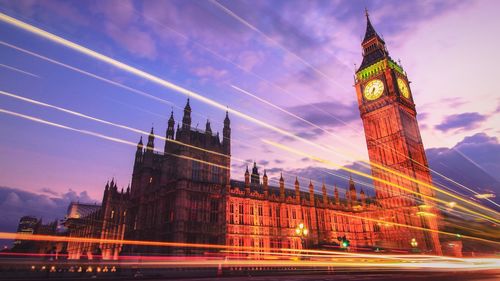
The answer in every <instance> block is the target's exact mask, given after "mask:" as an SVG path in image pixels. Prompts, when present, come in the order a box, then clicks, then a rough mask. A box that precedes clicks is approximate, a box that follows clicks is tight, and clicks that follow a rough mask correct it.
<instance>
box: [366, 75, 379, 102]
mask: <svg viewBox="0 0 500 281" xmlns="http://www.w3.org/2000/svg"><path fill="white" fill-rule="evenodd" d="M383 92H384V82H382V80H379V79H375V80H372V81H370V82H368V84H366V86H365V89H364V91H363V95H364V96H365V99H367V100H376V99H378V98H379V97H380V96H381V95H382V93H383Z"/></svg>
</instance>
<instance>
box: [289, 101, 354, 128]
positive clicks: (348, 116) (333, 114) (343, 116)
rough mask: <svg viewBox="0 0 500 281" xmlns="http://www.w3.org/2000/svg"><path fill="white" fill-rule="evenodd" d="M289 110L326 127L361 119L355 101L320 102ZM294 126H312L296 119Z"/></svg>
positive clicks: (342, 124)
mask: <svg viewBox="0 0 500 281" xmlns="http://www.w3.org/2000/svg"><path fill="white" fill-rule="evenodd" d="M289 110H290V111H291V112H293V113H295V114H297V115H299V116H300V117H302V118H304V119H305V120H307V121H309V122H311V123H314V124H316V125H318V126H321V127H323V126H324V127H326V128H334V127H339V126H344V125H345V124H346V123H349V122H351V121H354V120H358V119H359V110H358V104H357V103H355V102H353V103H351V104H348V105H346V104H342V103H340V102H318V103H310V104H304V105H299V106H294V107H291V108H289ZM294 126H298V127H303V128H305V127H308V128H310V127H311V125H309V124H307V123H305V122H302V121H295V122H294Z"/></svg>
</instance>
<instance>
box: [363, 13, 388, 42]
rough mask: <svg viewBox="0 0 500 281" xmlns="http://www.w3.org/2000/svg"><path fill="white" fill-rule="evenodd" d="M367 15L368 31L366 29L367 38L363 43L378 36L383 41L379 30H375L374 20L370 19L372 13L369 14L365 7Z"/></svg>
mask: <svg viewBox="0 0 500 281" xmlns="http://www.w3.org/2000/svg"><path fill="white" fill-rule="evenodd" d="M365 15H366V31H365V38H364V39H363V44H364V43H366V42H367V41H368V40H370V39H372V38H373V37H378V39H379V40H380V41H382V42H384V40H382V38H381V37H380V36H379V35H378V34H377V31H375V28H374V27H373V25H372V22H371V21H370V15H369V14H368V10H367V9H365Z"/></svg>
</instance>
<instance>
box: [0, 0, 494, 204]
mask: <svg viewBox="0 0 500 281" xmlns="http://www.w3.org/2000/svg"><path fill="white" fill-rule="evenodd" d="M365 6H366V7H367V9H368V11H369V14H370V19H371V21H372V23H373V24H374V26H375V29H376V30H377V32H379V34H381V35H382V36H383V38H384V40H385V41H386V44H387V48H388V50H389V53H390V55H391V57H392V58H394V59H395V60H398V58H400V59H401V64H402V66H403V68H404V70H405V71H406V72H407V74H408V77H409V78H410V80H411V82H412V83H411V85H410V87H411V89H412V93H413V96H414V99H415V103H416V106H417V110H418V112H419V115H418V118H419V125H420V131H421V134H422V139H423V142H424V145H425V147H426V148H427V149H433V150H432V151H433V153H436V154H439V153H445V152H446V151H449V149H450V148H453V147H455V148H456V149H459V148H460V151H459V152H460V153H461V154H463V159H466V161H467V162H468V163H469V164H471V165H474V166H475V167H477V168H478V169H480V170H481V171H483V172H485V173H486V174H489V176H491V178H493V179H494V180H496V181H500V176H499V175H498V173H497V174H495V173H494V172H492V171H498V169H499V168H500V156H499V155H497V154H496V153H495V151H500V148H499V147H500V144H499V142H498V138H499V137H500V126H499V125H500V94H499V92H498V90H497V89H496V86H495V83H494V82H495V81H497V80H498V78H497V77H496V75H497V73H498V65H500V57H499V56H498V55H497V49H498V46H499V45H500V33H499V32H498V30H497V27H498V26H500V18H499V17H498V15H497V11H498V10H500V2H498V1H396V0H395V1H143V2H142V1H141V2H136V1H85V2H82V1H24V0H21V1H8V0H7V1H4V0H1V1H0V12H1V13H4V14H5V15H7V16H9V17H13V18H15V19H17V20H20V21H23V22H25V23H27V24H30V25H33V26H35V27H38V28H40V29H42V30H45V31H47V32H50V33H53V34H55V35H57V36H60V37H62V38H64V39H66V40H69V41H71V42H74V43H76V44H78V45H81V46H83V47H86V48H89V49H91V50H94V51H95V52H98V53H101V54H103V55H105V56H108V57H111V58H113V59H115V60H117V61H120V62H122V63H124V64H127V65H129V66H131V67H134V68H137V69H139V70H142V71H144V72H145V73H148V74H151V75H153V76H157V77H159V78H161V79H163V80H165V81H168V82H170V83H173V84H175V85H178V86H180V87H183V88H185V89H188V90H190V91H192V92H194V93H197V94H200V95H201V96H204V97H206V98H208V99H210V100H212V101H215V102H217V103H219V104H221V105H223V106H222V108H217V107H214V106H211V105H209V104H207V103H204V102H201V101H200V100H198V99H196V98H194V97H193V96H191V99H190V100H191V107H192V112H193V122H192V124H193V126H194V127H198V128H199V129H202V130H203V129H204V128H205V123H206V120H207V118H208V119H209V120H210V123H211V127H212V130H213V131H214V132H217V131H218V132H220V134H221V135H222V126H223V123H222V122H223V119H224V117H225V109H224V108H225V107H226V106H227V107H228V108H230V109H231V110H234V111H237V112H241V113H243V114H245V115H248V116H251V117H252V118H256V119H258V120H261V121H263V122H265V123H267V124H268V125H269V127H267V128H266V127H265V126H259V125H258V124H256V123H255V122H251V120H249V119H248V118H241V117H238V116H237V114H232V113H230V114H229V117H230V118H231V129H232V136H233V139H232V156H233V158H234V160H233V161H232V167H231V168H232V170H231V178H233V179H242V177H243V173H244V170H245V166H246V164H245V163H242V161H238V160H243V161H244V160H246V161H251V162H253V161H256V162H257V163H258V165H259V167H260V168H261V169H264V168H265V169H267V170H268V175H269V176H270V177H271V178H276V177H279V173H280V171H281V170H283V172H284V174H285V178H286V180H287V187H288V188H289V187H290V186H291V185H292V184H293V182H292V181H291V179H292V178H294V177H295V175H297V176H300V177H302V179H303V183H302V182H301V187H303V188H306V187H307V184H308V178H310V177H313V178H312V180H314V181H315V182H316V183H318V184H319V183H320V182H322V181H323V179H324V178H328V179H329V180H327V182H328V184H329V185H331V184H332V183H334V182H337V181H338V180H339V179H338V178H337V177H335V176H333V175H332V174H329V173H322V174H321V173H317V172H316V173H312V172H310V171H311V169H313V168H321V167H328V166H325V165H324V164H322V163H318V162H313V161H312V160H311V159H306V158H303V157H300V156H297V155H295V154H292V153H287V152H285V151H283V150H280V149H278V148H276V147H274V146H271V145H269V143H266V142H265V141H263V140H270V141H272V142H276V143H280V144H282V145H286V146H289V147H291V148H294V149H297V150H301V151H304V152H305V153H307V154H311V155H317V156H321V158H324V159H329V160H330V161H332V162H335V163H339V164H341V165H348V166H349V165H351V164H353V163H354V164H353V165H354V166H356V165H359V162H360V161H368V155H367V150H366V143H365V137H364V133H363V128H362V123H361V119H360V118H359V111H358V106H357V102H356V93H355V89H354V88H353V87H352V85H353V84H354V82H353V79H354V78H353V75H354V72H355V65H357V66H359V64H360V63H361V58H362V56H361V51H362V50H361V46H360V43H361V40H362V36H363V34H364V32H365V27H366V19H365V16H364V8H365ZM0 34H1V35H0V85H1V87H0V91H2V93H10V94H11V95H10V96H9V95H6V94H0V109H2V111H0V127H1V132H2V133H1V138H0V153H1V155H2V157H0V167H1V168H0V186H3V187H8V188H16V189H20V190H24V191H29V192H32V193H37V194H40V195H45V196H47V197H57V198H59V197H61V198H66V197H65V196H69V197H68V198H71V199H72V200H87V201H92V200H95V201H98V200H100V198H101V197H102V192H103V187H104V185H105V183H106V181H108V180H111V178H113V177H114V178H115V180H117V182H118V185H119V187H124V188H126V187H127V185H128V184H129V182H130V179H131V173H132V165H133V159H134V152H135V149H134V147H132V146H130V145H123V144H121V143H118V142H115V141H109V140H106V139H103V138H96V137H94V136H91V135H88V134H87V135H85V134H81V133H78V132H77V131H70V130H63V129H60V128H57V127H54V126H47V125H44V124H41V123H40V122H32V121H29V120H27V119H26V118H18V117H15V116H13V115H12V114H5V111H9V112H16V113H19V114H23V115H28V116H32V117H35V118H40V119H43V120H47V121H50V122H54V123H58V124H61V125H64V126H68V127H72V128H77V129H78V130H85V131H90V132H94V133H95V134H101V135H105V136H109V137H112V138H116V139H120V140H124V141H126V142H128V143H133V144H136V143H137V142H138V141H139V137H140V136H141V134H140V133H138V131H134V130H128V129H124V128H120V127H119V126H118V127H117V126H113V125H111V126H110V125H109V124H105V123H104V122H96V120H92V119H91V118H81V117H79V116H78V115H75V114H68V113H67V112H64V111H63V110H56V109H55V108H54V107H50V106H49V107H47V106H40V105H39V104H38V105H37V104H35V103H33V102H27V101H26V100H22V99H19V98H14V97H13V96H12V95H15V96H20V97H24V98H27V99H30V100H35V101H38V102H42V103H45V104H49V105H52V106H55V107H59V108H63V109H65V110H70V111H73V112H78V113H80V114H85V115H87V116H90V117H92V118H97V119H100V120H106V121H107V122H111V123H116V124H122V125H124V126H127V127H130V128H135V129H137V130H140V131H144V132H149V131H150V129H151V126H154V131H155V133H156V134H158V135H159V136H161V137H164V136H165V130H166V127H167V119H168V118H169V116H170V112H171V110H173V112H174V117H175V121H176V123H177V122H179V121H180V120H181V118H182V108H183V107H184V105H185V103H186V99H187V97H188V96H186V95H184V94H181V93H180V92H179V91H174V90H172V89H169V88H166V87H162V86H161V85H159V84H158V83H154V82H152V81H151V80H147V79H143V78H141V77H139V76H137V75H133V74H132V73H130V72H127V71H124V70H123V69H120V68H116V67H113V66H112V65H110V64H106V63H104V62H103V61H99V60H96V59H94V58H91V57H89V56H86V55H84V54H82V53H80V52H76V51H75V50H72V49H70V48H67V47H65V46H63V45H61V44H57V43H55V42H53V41H49V40H46V39H44V38H42V37H39V36H36V35H34V34H33V33H30V32H26V31H25V30H21V29H19V28H17V27H14V26H13V25H10V24H7V23H5V22H3V21H2V22H0ZM294 116H295V117H297V118H294ZM270 126H273V127H276V128H279V129H280V130H283V131H284V132H287V133H291V134H294V135H296V136H298V137H300V138H303V139H306V140H308V141H310V142H314V143H316V144H318V145H325V146H328V147H331V148H332V149H333V151H330V152H325V151H324V150H321V149H319V148H318V147H315V146H312V145H307V144H305V143H304V142H301V141H299V140H297V139H293V138H290V137H289V136H286V135H283V134H280V133H279V132H278V131H276V130H272V129H270ZM142 136H143V138H145V137H147V136H146V135H142ZM163 144H164V141H163V140H161V139H159V138H156V142H155V146H156V147H157V148H159V149H162V148H163ZM491 147H493V148H494V149H496V150H495V151H492V150H491ZM433 155H434V154H433ZM445 164H446V163H445ZM356 167H357V166H356ZM328 168H330V169H331V167H328ZM431 168H432V167H431ZM20 175H23V176H20ZM445 176H447V177H451V178H452V179H453V180H456V181H458V182H459V183H461V184H464V185H465V183H463V182H460V181H459V180H458V179H457V178H455V177H454V175H452V174H446V175H445ZM344 177H345V175H344ZM434 177H436V175H434ZM306 181H307V182H306ZM363 182H365V183H366V184H367V185H369V184H370V182H369V180H367V179H366V180H363ZM271 184H275V183H273V182H271ZM450 185H452V184H450ZM358 186H362V183H359V185H358ZM340 187H341V188H344V186H340ZM455 187H456V186H455ZM466 187H467V188H471V189H474V188H475V187H474V186H470V185H468V184H467V185H466ZM316 188H319V187H318V186H316ZM363 189H365V190H368V192H369V193H371V191H370V189H369V188H368V187H363ZM456 190H457V191H459V192H461V193H462V194H470V192H469V191H467V190H466V189H463V188H460V187H457V189H456ZM478 191H479V190H478ZM497 192H498V191H497ZM69 193H71V196H70V195H68V194H69ZM329 193H331V189H330V190H329ZM12 196H13V195H12ZM12 196H11V195H9V196H8V197H7V198H5V200H4V199H3V198H0V207H2V208H7V207H9V206H11V205H9V204H14V203H15V200H18V199H16V198H12ZM49 201H50V200H49ZM49 201H47V202H46V203H47V204H48V205H50V204H53V202H52V203H51V202H49ZM13 202H14V203H13Z"/></svg>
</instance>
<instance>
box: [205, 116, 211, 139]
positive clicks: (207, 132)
mask: <svg viewBox="0 0 500 281" xmlns="http://www.w3.org/2000/svg"><path fill="white" fill-rule="evenodd" d="M205 133H206V134H207V135H210V136H212V128H211V127H210V120H208V119H207V123H206V124H205Z"/></svg>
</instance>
